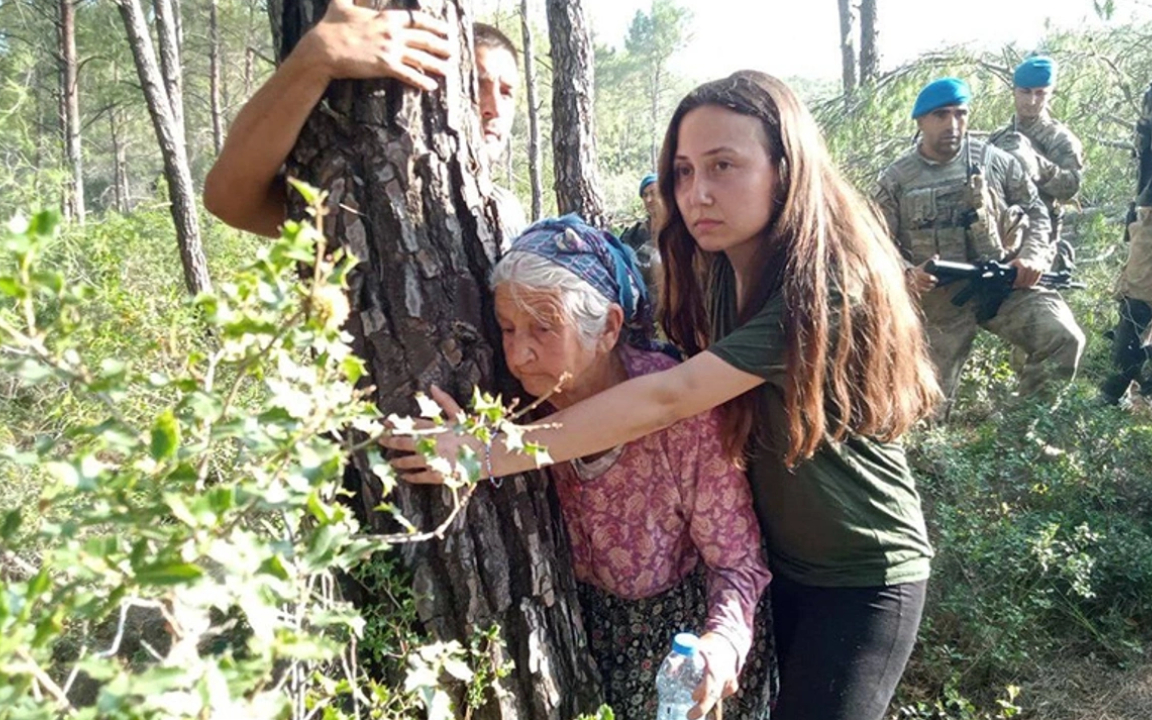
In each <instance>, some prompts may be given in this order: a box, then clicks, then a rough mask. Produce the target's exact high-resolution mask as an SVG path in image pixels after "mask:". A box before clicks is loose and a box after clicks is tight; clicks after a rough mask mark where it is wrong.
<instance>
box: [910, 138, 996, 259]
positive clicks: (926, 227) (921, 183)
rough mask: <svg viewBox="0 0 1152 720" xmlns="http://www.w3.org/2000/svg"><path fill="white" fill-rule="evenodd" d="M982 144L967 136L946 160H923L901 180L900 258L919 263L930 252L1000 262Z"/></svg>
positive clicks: (948, 256)
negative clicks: (907, 179)
mask: <svg viewBox="0 0 1152 720" xmlns="http://www.w3.org/2000/svg"><path fill="white" fill-rule="evenodd" d="M989 147H990V146H988V145H987V144H986V143H984V142H982V141H980V140H975V139H972V138H969V139H967V140H965V143H964V147H963V148H962V149H961V151H960V153H959V154H958V155H957V156H956V157H955V158H953V159H952V160H951V161H949V162H947V163H941V164H936V163H927V162H924V161H923V160H922V159H919V158H917V160H919V161H920V162H923V166H922V167H920V168H919V170H920V172H919V173H918V177H916V178H915V179H913V180H911V181H910V182H907V183H901V189H902V191H903V192H902V193H901V195H900V197H899V203H900V232H899V237H898V238H897V239H898V240H899V242H900V248H901V251H902V252H903V254H904V256H905V257H906V258H908V260H910V261H911V262H912V263H913V264H916V265H919V264H921V263H923V262H925V261H927V260H929V259H931V258H932V256H934V255H939V256H940V259H941V260H951V261H954V262H981V261H984V260H1002V259H1003V258H1004V248H1003V246H1002V244H1001V241H1000V234H999V231H998V229H997V223H996V221H995V218H997V217H998V216H999V213H998V212H997V206H996V202H995V198H994V196H993V194H992V193H991V192H990V191H989V188H988V179H987V177H986V173H985V168H987V167H988V154H989V152H990V149H989Z"/></svg>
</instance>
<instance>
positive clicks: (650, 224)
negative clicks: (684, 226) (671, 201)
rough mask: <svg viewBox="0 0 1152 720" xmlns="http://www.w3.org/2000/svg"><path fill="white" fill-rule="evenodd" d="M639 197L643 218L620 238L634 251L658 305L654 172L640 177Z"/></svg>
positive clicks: (657, 193)
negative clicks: (641, 203) (642, 208)
mask: <svg viewBox="0 0 1152 720" xmlns="http://www.w3.org/2000/svg"><path fill="white" fill-rule="evenodd" d="M640 199H641V200H643V201H644V213H645V217H644V219H643V220H641V221H639V222H637V223H636V224H634V225H632V226H631V227H630V228H628V229H627V230H625V231H624V234H623V235H621V236H620V239H621V240H622V241H624V243H625V244H626V245H628V247H630V248H632V249H633V250H635V251H636V262H637V265H639V266H640V271H641V273H642V274H643V276H644V282H645V283H646V284H647V285H648V293H649V295H650V296H651V297H652V298H653V304H654V305H658V303H657V302H656V300H655V298H656V296H657V289H656V285H657V283H658V282H659V281H660V251H659V250H658V249H657V248H656V239H655V236H656V229H657V228H656V227H655V223H656V214H657V212H658V211H659V209H660V194H659V191H658V189H657V187H656V173H648V174H647V175H645V176H644V177H643V178H641V179H640Z"/></svg>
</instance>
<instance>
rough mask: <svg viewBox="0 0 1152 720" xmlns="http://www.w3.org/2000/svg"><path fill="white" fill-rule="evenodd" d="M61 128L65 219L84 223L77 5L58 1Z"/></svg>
mask: <svg viewBox="0 0 1152 720" xmlns="http://www.w3.org/2000/svg"><path fill="white" fill-rule="evenodd" d="M59 8H60V16H59V25H58V26H57V29H58V33H59V40H60V125H61V127H62V128H63V130H64V154H65V155H67V157H68V168H69V170H70V171H71V177H70V178H69V181H68V191H67V192H66V193H65V198H64V206H65V212H64V215H65V216H66V217H68V218H70V219H72V220H74V221H75V222H78V223H81V224H83V223H84V216H85V203H84V157H83V153H82V152H81V145H80V141H81V134H80V132H81V131H80V87H79V85H78V83H77V63H76V3H75V0H60V3H59Z"/></svg>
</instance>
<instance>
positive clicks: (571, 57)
mask: <svg viewBox="0 0 1152 720" xmlns="http://www.w3.org/2000/svg"><path fill="white" fill-rule="evenodd" d="M547 7H548V40H549V43H550V44H551V50H550V52H551V55H552V127H553V128H554V129H553V132H552V165H553V168H554V169H555V176H556V177H555V188H556V204H557V205H558V206H559V210H560V213H561V214H564V213H570V212H574V213H579V214H580V216H581V217H583V218H584V220H585V221H587V222H588V223H589V224H591V225H596V226H599V227H603V226H604V224H605V217H604V197H603V195H602V194H601V192H600V176H599V173H598V172H597V170H596V123H595V118H596V113H595V105H594V102H595V97H596V96H595V93H594V91H593V87H594V85H593V77H592V67H593V65H592V62H593V57H592V39H591V36H590V34H589V32H588V23H587V22H586V21H585V15H584V3H583V0H548V5H547Z"/></svg>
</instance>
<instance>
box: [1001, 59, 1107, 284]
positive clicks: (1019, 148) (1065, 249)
mask: <svg viewBox="0 0 1152 720" xmlns="http://www.w3.org/2000/svg"><path fill="white" fill-rule="evenodd" d="M1012 84H1013V88H1012V99H1013V101H1014V103H1015V105H1016V114H1015V115H1013V116H1012V119H1011V120H1010V121H1009V123H1008V125H1007V127H1005V128H1003V129H1001V130H999V131H997V132H996V133H994V134H993V135H992V137H991V138H990V140H991V142H992V144H994V145H996V146H997V147H999V148H1001V149H1003V150H1007V151H1008V152H1010V153H1012V154H1013V155H1015V156H1016V157H1017V159H1019V160H1020V162H1021V163H1023V164H1024V167H1025V169H1026V170H1027V171H1028V174H1029V177H1030V179H1031V180H1032V182H1033V183H1034V184H1035V185H1036V189H1037V190H1039V192H1040V199H1041V200H1043V201H1044V206H1045V207H1046V208H1048V216H1049V217H1050V218H1051V221H1052V233H1051V238H1052V244H1053V245H1054V246H1055V247H1056V260H1055V267H1056V269H1058V270H1072V269H1073V268H1074V260H1075V257H1076V253H1075V250H1074V249H1073V248H1072V246H1071V245H1070V244H1069V243H1068V242H1067V241H1065V240H1063V239H1061V237H1060V229H1061V225H1062V220H1063V217H1064V205H1063V204H1064V203H1066V202H1069V201H1071V200H1072V199H1073V198H1074V197H1076V193H1078V192H1079V191H1080V181H1081V180H1082V179H1083V171H1084V151H1083V148H1082V147H1081V145H1080V140H1079V139H1077V137H1076V136H1075V135H1073V134H1072V131H1071V130H1069V129H1068V128H1067V127H1065V126H1064V124H1063V123H1061V122H1059V121H1057V120H1055V119H1054V118H1053V117H1052V115H1051V114H1050V113H1049V110H1048V103H1049V102H1050V101H1051V99H1052V93H1053V91H1054V90H1055V89H1056V61H1054V60H1053V59H1052V58H1048V57H1030V58H1028V59H1027V60H1025V61H1024V62H1022V63H1020V64H1019V65H1018V66H1016V71H1015V73H1013V76H1012Z"/></svg>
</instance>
